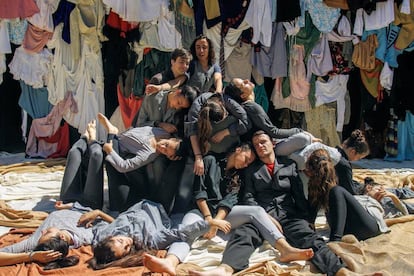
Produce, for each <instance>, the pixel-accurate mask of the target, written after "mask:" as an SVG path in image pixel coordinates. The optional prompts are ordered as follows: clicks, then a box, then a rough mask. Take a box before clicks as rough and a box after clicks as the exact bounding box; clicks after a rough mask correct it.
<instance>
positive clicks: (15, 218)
mask: <svg viewBox="0 0 414 276" xmlns="http://www.w3.org/2000/svg"><path fill="white" fill-rule="evenodd" d="M47 216H48V213H46V212H40V211H31V210H27V211H25V210H15V209H12V208H11V207H10V206H9V205H8V204H7V203H6V202H5V201H3V200H0V225H1V226H8V227H14V228H22V227H38V226H39V225H40V224H41V223H42V222H43V220H44V219H45V218H46V217H47Z"/></svg>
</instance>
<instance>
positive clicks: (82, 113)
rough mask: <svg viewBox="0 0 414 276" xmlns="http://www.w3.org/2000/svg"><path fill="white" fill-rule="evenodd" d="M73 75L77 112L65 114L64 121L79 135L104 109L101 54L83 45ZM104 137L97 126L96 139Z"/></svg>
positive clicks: (101, 130) (100, 128)
mask: <svg viewBox="0 0 414 276" xmlns="http://www.w3.org/2000/svg"><path fill="white" fill-rule="evenodd" d="M75 75H76V76H77V80H78V83H77V87H76V90H74V91H73V98H74V101H75V102H76V104H77V107H78V112H77V113H75V112H69V113H65V115H64V119H65V120H66V122H68V123H69V124H70V125H71V126H73V127H75V128H77V129H78V132H79V133H84V132H85V131H86V128H87V126H88V123H89V122H90V121H92V120H96V117H97V114H98V113H99V112H100V113H103V112H104V108H105V107H104V94H103V72H102V58H101V53H100V52H98V53H96V52H94V51H92V49H91V48H90V46H89V45H88V44H86V43H85V44H83V46H82V57H81V60H80V63H79V67H78V70H77V72H76V73H75ZM104 136H105V134H104V131H103V129H102V127H101V126H100V125H99V124H98V128H97V137H98V139H103V137H104Z"/></svg>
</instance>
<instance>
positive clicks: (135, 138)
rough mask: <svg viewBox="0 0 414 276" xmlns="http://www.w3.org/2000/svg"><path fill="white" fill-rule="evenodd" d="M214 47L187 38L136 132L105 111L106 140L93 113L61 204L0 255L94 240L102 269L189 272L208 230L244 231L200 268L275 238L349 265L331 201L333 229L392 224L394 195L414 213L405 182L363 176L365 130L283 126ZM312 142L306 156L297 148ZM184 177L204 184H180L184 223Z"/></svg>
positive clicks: (56, 252)
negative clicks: (333, 246) (389, 207)
mask: <svg viewBox="0 0 414 276" xmlns="http://www.w3.org/2000/svg"><path fill="white" fill-rule="evenodd" d="M214 56H215V55H214V51H213V47H212V44H211V41H210V40H209V39H208V38H207V37H205V36H199V37H197V38H196V39H195V41H194V43H193V44H192V46H191V54H190V53H189V52H188V51H187V50H185V49H176V50H174V51H173V53H172V57H171V67H170V69H169V70H166V71H164V72H161V73H159V74H157V75H155V76H154V77H153V78H152V79H151V81H150V84H148V85H147V86H146V93H147V95H146V96H145V99H144V100H143V103H142V106H141V108H140V110H139V112H138V114H137V116H136V118H135V120H134V123H133V124H134V125H133V127H131V128H130V129H128V130H126V131H125V132H122V133H119V131H118V128H117V127H116V126H114V125H113V124H112V123H111V122H110V121H109V120H108V118H106V117H105V116H104V115H103V114H98V115H97V121H98V123H99V124H101V125H102V126H103V127H104V128H105V129H106V131H107V134H108V136H107V140H106V141H97V140H96V124H97V122H96V121H92V122H90V123H89V124H88V127H87V131H86V132H85V133H84V134H83V135H82V136H81V138H80V139H79V140H78V141H77V142H76V143H75V144H74V145H73V147H72V148H71V150H70V151H69V154H68V157H67V165H66V168H65V173H64V177H63V181H62V186H61V193H60V201H59V202H58V203H57V204H56V208H58V209H61V210H58V211H55V212H53V213H51V214H50V215H49V217H48V218H47V219H46V220H45V221H44V223H43V224H42V225H41V226H40V227H39V228H38V229H37V231H36V232H35V233H34V234H33V235H32V236H31V237H30V238H29V239H27V240H25V241H22V242H20V243H17V244H13V245H11V246H8V247H5V248H1V249H0V265H10V264H15V263H20V262H28V261H37V262H41V263H50V264H48V266H47V268H55V267H64V266H70V265H73V264H76V263H77V259H76V257H74V256H70V257H68V256H67V254H68V248H69V247H70V246H72V247H79V246H81V245H86V244H92V246H93V251H94V257H93V259H91V260H90V261H89V265H90V266H91V267H92V268H94V269H102V268H105V267H110V266H121V267H125V266H134V265H142V264H144V265H145V266H147V267H148V268H149V269H150V270H151V271H154V272H167V273H169V274H171V275H175V273H176V272H175V268H176V266H177V265H178V264H179V263H181V262H183V261H184V259H185V257H186V256H187V255H188V253H189V251H190V247H191V243H192V242H193V241H194V240H195V239H196V238H198V237H204V238H207V239H211V238H213V237H215V236H216V235H222V234H230V235H228V236H227V238H228V242H227V246H226V248H225V251H224V253H223V259H222V264H221V265H220V266H219V267H217V268H216V269H213V270H210V271H191V272H190V274H191V275H231V274H232V273H234V272H237V271H240V270H242V269H244V268H246V266H247V265H248V259H249V257H250V255H251V254H252V253H253V251H254V250H255V248H256V247H258V246H260V245H261V244H262V243H263V241H264V240H266V241H268V242H269V243H270V244H271V245H272V246H274V247H275V248H276V249H278V250H279V252H280V259H279V260H280V261H282V262H290V261H293V260H309V261H310V262H312V263H313V264H314V265H315V266H316V267H317V268H318V269H319V270H320V271H321V272H322V273H326V274H327V275H341V274H342V273H343V274H345V273H346V271H347V267H346V264H345V263H344V262H343V261H342V260H341V259H340V258H339V257H338V256H337V255H335V254H334V253H333V252H332V251H331V250H330V249H329V247H328V246H327V245H326V242H325V240H324V239H323V237H322V236H320V235H319V234H318V233H317V232H316V231H315V229H314V227H313V224H314V222H315V219H316V216H317V213H318V212H319V211H320V210H324V211H325V212H326V216H327V221H328V223H329V226H330V229H331V233H330V240H331V241H339V240H341V238H342V236H343V235H346V234H353V235H355V236H356V237H357V238H358V239H367V238H370V237H373V236H376V235H379V234H381V233H385V232H387V231H389V228H388V227H387V222H386V220H385V217H386V216H385V214H384V209H383V207H382V205H381V203H383V200H384V198H390V199H391V203H394V204H395V205H396V206H397V208H398V210H400V211H401V212H400V213H401V214H407V213H409V210H408V209H409V208H407V207H406V206H404V204H403V203H401V201H399V199H398V198H397V196H396V195H395V194H393V193H391V191H385V190H384V189H382V188H381V187H380V186H379V187H377V186H378V185H377V184H376V183H373V181H371V180H369V179H368V180H367V181H366V182H367V183H366V185H365V186H362V185H361V184H359V183H356V182H355V181H353V179H352V167H351V163H350V161H355V160H358V159H361V158H364V157H365V156H367V155H368V154H369V147H368V143H367V142H366V140H365V138H364V135H363V133H362V132H361V131H360V130H355V131H354V132H353V133H352V134H351V136H350V137H349V138H347V139H346V140H345V141H344V142H343V144H342V145H341V146H338V147H337V148H336V149H335V148H330V147H327V146H325V145H323V144H321V143H319V142H320V141H319V139H317V138H315V137H313V136H312V135H311V134H310V133H308V132H306V131H303V130H301V129H298V128H293V129H279V128H277V127H276V126H274V125H273V123H272V121H271V120H270V118H269V117H268V116H267V114H266V112H265V111H264V110H263V108H262V107H261V106H260V105H258V104H257V103H255V101H254V84H253V83H252V82H251V81H250V80H242V79H239V78H234V79H233V80H232V81H231V82H230V83H228V84H227V85H223V82H222V77H221V72H220V67H219V66H217V64H216V63H215V62H214ZM192 57H194V60H192ZM224 86H225V87H224ZM223 87H224V88H223ZM319 145H320V146H319ZM309 148H311V152H310V154H308V155H306V156H305V155H302V156H301V157H300V158H301V160H297V159H294V158H292V154H293V153H297V152H300V151H303V150H305V149H308V151H309ZM333 154H336V158H333ZM299 156H300V154H299ZM300 162H301V163H302V164H303V166H300V165H299V163H300ZM188 163H190V164H193V165H192V171H190V172H188V171H186V170H185V167H186V164H188ZM104 167H105V169H106V172H107V176H108V188H109V189H108V192H109V206H107V207H108V209H109V210H110V211H112V212H116V213H117V216H116V218H113V217H112V216H110V215H108V214H106V213H104V212H103V211H102V209H103V207H104V202H103V197H104V181H103V179H104V176H103V174H104ZM183 174H190V179H191V181H190V184H189V187H182V185H181V183H180V179H182V178H183V177H184V176H183ZM180 189H186V190H191V191H192V192H191V193H190V194H188V193H187V194H188V196H187V197H185V198H180V201H181V202H182V201H184V202H186V203H188V204H184V205H183V206H185V207H186V208H185V209H184V210H179V212H180V213H182V220H181V223H180V224H179V225H178V226H177V225H174V222H173V221H172V220H171V219H170V215H171V214H172V213H174V212H177V210H176V209H174V205H175V201H176V196H177V194H180ZM411 192H412V191H411ZM182 194H186V193H182ZM398 202H399V203H398ZM388 203H390V201H388ZM403 207H405V208H403ZM154 249H168V252H167V255H166V257H165V258H158V257H156V256H153V255H151V254H150V253H151V250H154Z"/></svg>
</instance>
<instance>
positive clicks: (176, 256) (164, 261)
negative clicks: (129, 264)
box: [144, 210, 203, 275]
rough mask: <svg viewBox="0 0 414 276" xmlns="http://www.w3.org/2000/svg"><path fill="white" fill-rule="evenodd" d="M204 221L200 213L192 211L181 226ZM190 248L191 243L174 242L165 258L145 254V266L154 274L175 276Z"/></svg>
mask: <svg viewBox="0 0 414 276" xmlns="http://www.w3.org/2000/svg"><path fill="white" fill-rule="evenodd" d="M202 220H203V218H202V215H201V213H200V211H198V210H192V211H190V212H188V213H187V214H186V215H185V216H184V218H183V220H182V223H181V224H182V225H191V224H193V223H195V222H197V221H202ZM190 246H191V245H190V242H174V243H172V244H171V245H170V247H169V249H168V252H167V256H166V257H165V258H158V257H156V256H151V255H148V254H145V255H144V265H145V266H146V267H147V268H148V269H149V270H151V271H152V272H166V273H169V274H170V275H175V268H176V266H177V265H178V264H179V263H181V262H183V261H184V259H185V257H186V256H187V255H188V253H189V252H190Z"/></svg>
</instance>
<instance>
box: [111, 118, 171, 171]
mask: <svg viewBox="0 0 414 276" xmlns="http://www.w3.org/2000/svg"><path fill="white" fill-rule="evenodd" d="M170 137H171V136H170V134H169V133H168V132H166V131H165V130H163V129H162V128H158V127H149V126H146V127H136V128H130V129H128V130H127V131H125V132H123V133H121V134H120V135H119V137H118V139H119V151H120V152H119V154H118V153H117V152H116V151H115V150H113V151H112V152H111V153H110V154H108V155H107V156H106V157H105V160H106V161H108V162H109V163H110V164H111V165H112V166H113V167H114V168H115V169H116V170H117V171H118V172H122V173H124V172H130V171H133V170H136V169H138V168H140V167H142V166H145V165H147V164H149V163H151V162H152V161H154V160H155V158H157V157H158V155H159V154H158V153H157V152H156V150H155V148H153V147H152V146H151V143H150V142H151V139H152V138H156V139H161V138H166V139H167V138H170ZM121 156H122V157H121Z"/></svg>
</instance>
